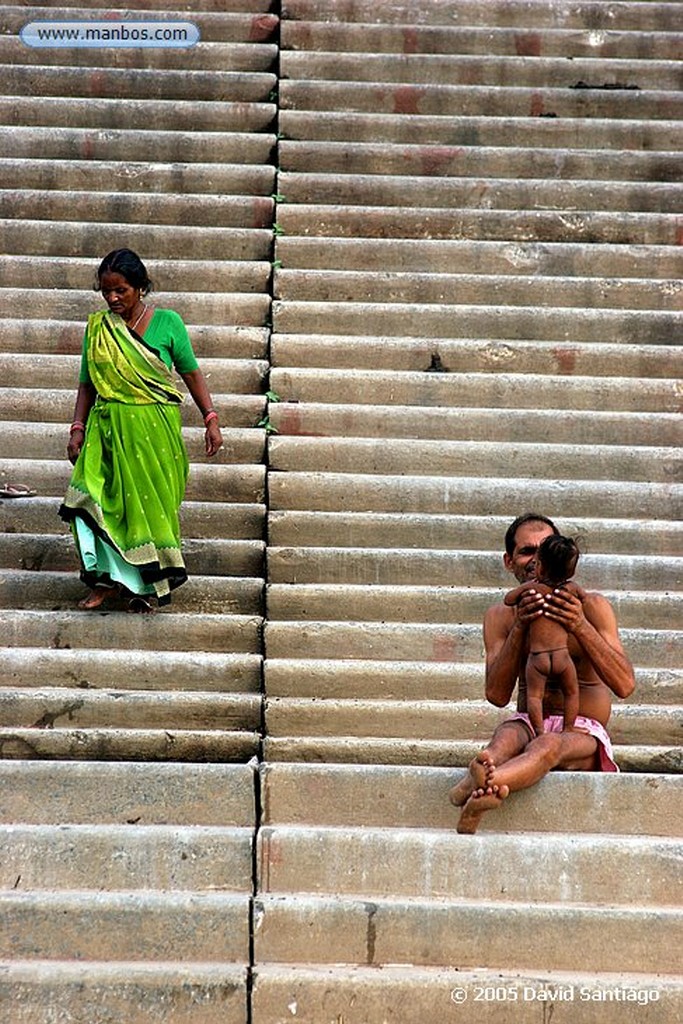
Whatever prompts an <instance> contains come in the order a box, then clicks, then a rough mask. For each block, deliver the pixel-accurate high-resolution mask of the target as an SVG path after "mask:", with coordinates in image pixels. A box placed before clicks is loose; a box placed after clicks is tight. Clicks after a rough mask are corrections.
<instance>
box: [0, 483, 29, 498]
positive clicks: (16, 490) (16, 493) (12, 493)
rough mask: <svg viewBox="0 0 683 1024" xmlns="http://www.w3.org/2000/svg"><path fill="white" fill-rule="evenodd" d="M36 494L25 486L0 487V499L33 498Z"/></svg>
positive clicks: (9, 485) (6, 485)
mask: <svg viewBox="0 0 683 1024" xmlns="http://www.w3.org/2000/svg"><path fill="white" fill-rule="evenodd" d="M37 493H38V492H37V491H34V490H32V489H31V488H30V487H27V486H26V484H5V486H4V487H0V498H33V497H35V495H36V494H37Z"/></svg>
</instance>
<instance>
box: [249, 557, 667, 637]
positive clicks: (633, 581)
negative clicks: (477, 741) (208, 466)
mask: <svg viewBox="0 0 683 1024" xmlns="http://www.w3.org/2000/svg"><path fill="white" fill-rule="evenodd" d="M682 565H683V563H682V562H681V559H680V556H679V557H675V556H673V555H664V556H662V557H657V556H653V555H598V554H591V553H590V552H589V553H586V554H585V555H584V556H583V557H582V558H581V561H580V563H579V567H578V571H577V575H576V580H577V582H580V583H581V585H582V586H584V587H587V588H589V589H591V588H594V589H598V590H600V591H605V590H612V591H620V592H621V593H623V592H624V591H628V590H635V591H647V592H649V591H660V592H661V591H666V592H668V591H675V590H680V589H681V586H682V585H683V575H682V574H681V568H682ZM268 579H269V582H270V583H271V584H289V585H291V584H300V585H301V584H328V585H334V584H335V582H336V583H337V585H339V584H350V585H357V586H368V587H372V586H401V585H403V586H429V587H458V586H461V587H506V586H509V584H511V583H512V579H511V578H510V576H507V580H506V573H505V572H504V569H503V564H502V559H501V557H500V555H498V554H494V553H491V552H475V551H467V552H461V551H458V550H452V549H451V550H448V549H446V550H440V549H429V548H426V549H424V548H422V549H421V548H388V547H382V548H369V547H359V548H350V547H346V548H342V547H339V548H333V547H295V548H277V547H275V546H274V545H271V546H270V547H269V549H268ZM361 600H362V599H361ZM293 601H294V602H296V598H294V597H293ZM367 601H368V602H370V601H372V597H371V596H370V597H368V598H367ZM294 606H295V607H296V604H295V605H294ZM333 606H334V605H333ZM337 607H338V606H337ZM358 607H363V604H361V605H359V606H358ZM365 607H368V608H369V604H366V605H365ZM442 608H443V611H444V615H445V617H444V618H443V619H440V620H439V621H442V622H449V621H451V619H450V615H449V612H448V611H447V609H446V607H445V606H443V605H442ZM348 614H349V611H347V615H348ZM351 614H353V604H352V605H351ZM384 617H385V618H386V619H389V611H388V609H386V608H385V616H384ZM475 617H477V618H478V615H477V613H476V612H475ZM324 618H326V619H332V616H331V615H326V616H325V617H324ZM392 621H393V620H392Z"/></svg>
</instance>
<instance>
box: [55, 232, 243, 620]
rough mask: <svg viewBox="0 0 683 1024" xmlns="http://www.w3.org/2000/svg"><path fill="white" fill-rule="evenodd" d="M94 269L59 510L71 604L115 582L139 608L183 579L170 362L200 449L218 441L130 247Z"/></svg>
mask: <svg viewBox="0 0 683 1024" xmlns="http://www.w3.org/2000/svg"><path fill="white" fill-rule="evenodd" d="M97 279H98V284H99V288H100V290H101V292H102V296H103V297H104V299H105V301H106V303H107V306H108V307H109V308H108V309H107V310H104V311H101V312H98V313H93V314H92V315H91V316H90V317H88V326H87V328H86V332H85V337H84V341H83V356H82V361H81V372H80V377H79V385H78V394H77V396H76V407H75V411H74V422H73V423H72V424H71V432H70V438H69V445H68V448H67V454H68V456H69V459H70V461H71V463H72V464H73V466H74V469H73V473H72V476H71V481H70V483H69V487H68V490H67V492H66V496H65V498H64V502H63V504H62V505H61V507H60V509H59V514H60V516H61V517H62V519H64V520H65V521H66V522H68V523H70V525H71V530H72V533H73V535H74V539H75V541H76V547H77V549H78V554H79V558H80V562H81V579H82V580H83V582H84V583H86V584H87V585H88V586H89V587H90V594H89V595H88V597H86V598H85V599H84V600H83V601H81V602H80V603H79V608H83V609H86V610H92V609H95V608H99V607H100V606H101V605H102V604H103V603H104V602H105V601H106V600H107V598H109V597H111V596H113V595H115V594H118V593H119V592H123V593H124V594H126V595H127V596H128V598H129V606H130V608H131V610H134V611H149V610H150V609H151V604H150V598H151V597H156V599H157V601H158V603H159V604H160V605H163V604H167V603H168V602H169V601H170V599H171V591H172V590H174V589H175V588H176V587H179V586H180V585H181V584H182V583H184V582H185V581H186V579H187V573H186V571H185V564H184V562H183V557H182V554H181V550H180V526H179V520H178V511H179V508H180V504H181V502H182V500H183V496H184V493H185V484H186V482H187V474H188V459H187V452H186V450H185V445H184V443H183V438H182V433H181V420H180V403H181V402H182V395H181V393H180V392H179V391H178V389H177V388H176V386H175V383H174V380H173V375H172V369H173V368H175V370H177V372H178V373H179V374H180V376H181V377H182V379H183V380H184V382H185V384H186V385H187V388H188V390H189V392H190V394H191V395H192V398H193V399H194V402H195V404H196V405H197V407H198V409H199V411H200V412H201V414H202V417H203V419H204V426H205V428H206V434H205V450H206V454H207V455H209V456H212V455H215V454H216V452H217V451H218V450H219V448H220V447H221V445H222V443H223V440H222V437H221V432H220V428H219V425H218V414H217V413H216V412H215V410H214V409H213V404H212V401H211V395H210V394H209V389H208V387H207V385H206V381H205V379H204V376H203V374H202V372H201V370H200V369H199V365H198V363H197V360H196V358H195V355H194V352H193V350H192V344H191V342H190V339H189V337H188V334H187V330H186V328H185V325H184V323H183V321H182V320H181V318H180V317H179V316H178V314H177V313H174V312H173V311H172V310H169V309H155V308H154V307H152V306H149V305H147V304H146V303H145V302H144V301H143V296H145V295H147V293H148V292H149V290H150V288H151V282H150V280H149V277H148V275H147V270H146V268H145V266H144V264H143V262H142V260H141V259H140V258H139V256H137V255H136V254H135V253H134V252H132V251H131V250H130V249H116V250H115V251H114V252H110V253H109V254H108V255H107V256H105V258H104V259H103V260H102V263H101V264H100V267H99V270H98V272H97Z"/></svg>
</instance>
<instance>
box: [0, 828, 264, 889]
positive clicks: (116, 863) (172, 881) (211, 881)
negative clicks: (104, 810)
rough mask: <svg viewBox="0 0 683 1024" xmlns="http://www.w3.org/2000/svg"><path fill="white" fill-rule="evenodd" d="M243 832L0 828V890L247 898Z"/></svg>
mask: <svg viewBox="0 0 683 1024" xmlns="http://www.w3.org/2000/svg"><path fill="white" fill-rule="evenodd" d="M251 834H252V830H251V829H250V828H230V827H223V828H217V827H209V826H197V825H190V826H185V827H178V826H177V825H137V826H135V827H134V828H133V827H131V826H130V825H125V824H124V825H4V826H0V836H1V837H2V845H3V850H4V857H3V864H2V875H1V876H0V885H1V886H2V888H3V889H5V890H9V889H11V890H14V891H15V892H28V891H30V892H34V893H36V892H38V891H48V892H49V891H51V890H52V891H57V890H65V889H67V890H69V889H71V890H78V891H82V892H87V891H88V890H96V891H97V890H106V891H107V892H118V891H122V892H125V891H129V892H130V891H133V890H138V891H155V892H156V891H164V892H192V891H193V890H197V889H200V890H212V891H214V892H226V891H230V892H242V893H249V892H251V887H252V877H251V874H252V873H251Z"/></svg>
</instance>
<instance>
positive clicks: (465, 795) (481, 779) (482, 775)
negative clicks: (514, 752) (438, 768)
mask: <svg viewBox="0 0 683 1024" xmlns="http://www.w3.org/2000/svg"><path fill="white" fill-rule="evenodd" d="M494 770H495V765H494V764H493V763H492V762H491V761H489V759H488V757H487V756H486V755H485V754H484V753H481V754H477V756H476V757H474V758H472V760H471V761H470V764H469V768H468V771H467V775H465V776H464V778H462V779H461V780H460V782H458V783H456V785H455V786H453V789H452V790H451V791H450V793H449V794H448V799H449V800H450V802H451V803H452V804H454V805H455V806H456V807H462V806H463V804H466V803H467V801H468V800H469V798H470V797H471V796H472V793H473V792H474V790H475V789H483V788H484V787H486V786H487V785H488V784H489V782H490V779H491V775H492V773H493V771H494Z"/></svg>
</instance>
